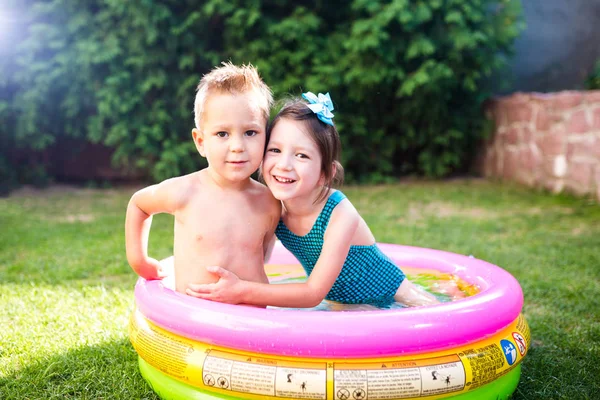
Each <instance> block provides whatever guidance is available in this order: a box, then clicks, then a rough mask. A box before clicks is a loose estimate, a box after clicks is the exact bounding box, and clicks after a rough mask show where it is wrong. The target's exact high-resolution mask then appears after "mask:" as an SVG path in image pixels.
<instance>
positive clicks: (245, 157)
mask: <svg viewBox="0 0 600 400" xmlns="http://www.w3.org/2000/svg"><path fill="white" fill-rule="evenodd" d="M265 125H266V121H265V119H264V116H263V113H262V112H261V110H260V107H258V105H257V104H256V101H255V98H254V97H253V96H252V94H251V93H241V94H236V95H232V94H229V93H215V94H212V95H210V96H209V97H208V99H207V100H206V104H205V107H204V113H203V115H202V131H199V130H197V129H194V130H193V131H192V135H193V137H194V142H195V143H196V147H197V148H198V151H199V152H200V154H201V155H202V156H204V157H206V159H207V161H208V170H209V173H210V174H211V175H212V177H213V178H214V179H215V180H216V181H222V182H224V183H227V182H240V181H243V180H245V179H248V178H249V177H250V175H252V174H253V173H254V172H255V171H256V170H257V169H258V167H259V166H260V163H261V162H262V157H263V154H264V149H265V140H266V132H265Z"/></svg>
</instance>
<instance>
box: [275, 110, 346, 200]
mask: <svg viewBox="0 0 600 400" xmlns="http://www.w3.org/2000/svg"><path fill="white" fill-rule="evenodd" d="M306 104H307V103H306V102H305V101H304V100H301V99H293V100H289V101H288V102H286V103H285V104H284V105H283V107H282V108H281V110H279V112H278V113H277V115H276V116H275V118H273V121H271V123H270V124H269V126H268V127H267V140H268V138H270V137H271V132H272V131H273V128H274V127H275V125H277V122H279V120H280V119H289V120H293V121H301V122H302V123H303V124H304V126H305V128H306V130H305V131H306V133H308V135H309V136H310V137H311V139H312V140H313V141H314V142H315V144H316V145H317V148H318V149H319V152H320V153H321V173H322V174H323V178H324V180H325V182H324V184H323V189H322V190H321V192H320V193H319V196H318V197H317V200H316V202H317V203H318V202H319V201H321V200H323V199H324V198H325V197H326V196H327V193H328V192H329V190H330V189H331V187H332V186H334V185H336V186H337V185H341V184H342V182H343V181H344V167H342V164H341V163H340V155H341V150H342V144H341V141H340V135H339V134H338V131H337V129H335V126H332V125H328V124H326V123H324V122H322V121H320V120H319V119H318V118H317V115H316V114H315V113H314V112H313V111H312V110H311V109H310V108H308V107H307V105H306Z"/></svg>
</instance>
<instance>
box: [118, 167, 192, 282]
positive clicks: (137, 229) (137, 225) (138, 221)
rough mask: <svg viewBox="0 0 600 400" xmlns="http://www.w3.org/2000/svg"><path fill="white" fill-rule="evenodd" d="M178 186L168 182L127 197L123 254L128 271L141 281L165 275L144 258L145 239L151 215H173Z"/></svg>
mask: <svg viewBox="0 0 600 400" xmlns="http://www.w3.org/2000/svg"><path fill="white" fill-rule="evenodd" d="M180 184H181V182H180V181H178V179H177V178H175V179H169V180H167V181H164V182H162V183H160V184H158V185H152V186H148V187H146V188H144V189H141V190H139V191H137V192H136V193H134V194H133V196H131V199H130V200H129V204H128V205H127V213H126V216H125V250H126V253H127V261H128V262H129V265H130V266H131V268H132V269H133V270H134V271H135V272H136V273H137V274H138V275H139V276H141V277H142V278H145V279H162V278H164V277H165V276H166V275H167V271H166V270H165V267H164V266H162V265H161V264H160V263H159V262H158V260H156V259H154V258H152V257H148V237H149V235H150V227H151V226H152V215H154V214H158V213H161V212H168V213H174V211H175V208H176V206H175V204H176V203H175V199H174V195H173V194H174V193H177V192H178V191H177V188H178V187H179V186H180Z"/></svg>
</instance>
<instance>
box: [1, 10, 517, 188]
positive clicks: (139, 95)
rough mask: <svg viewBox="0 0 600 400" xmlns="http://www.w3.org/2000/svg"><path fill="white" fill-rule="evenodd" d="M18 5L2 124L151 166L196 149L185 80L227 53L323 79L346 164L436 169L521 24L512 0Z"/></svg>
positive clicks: (455, 159)
mask: <svg viewBox="0 0 600 400" xmlns="http://www.w3.org/2000/svg"><path fill="white" fill-rule="evenodd" d="M27 3H31V4H27ZM15 4H16V3H15ZM19 4H21V3H19ZM27 6H29V7H28V8H25V7H27ZM22 7H23V9H27V10H29V11H27V14H26V15H27V21H26V25H27V26H28V30H27V34H26V35H22V37H19V39H18V40H15V41H16V42H17V43H16V44H17V46H15V47H16V49H17V50H16V52H15V53H14V54H12V56H11V57H7V58H6V59H7V60H10V61H7V62H5V63H3V64H0V76H2V75H6V76H8V79H7V80H4V81H2V80H1V78H0V92H4V93H5V94H6V95H5V96H0V124H2V125H1V126H2V130H3V133H2V135H6V134H7V132H10V133H11V138H10V141H11V145H13V146H23V147H26V148H30V149H38V150H42V149H44V148H46V147H47V146H49V145H51V144H52V143H53V142H54V141H55V140H56V138H57V137H58V136H60V135H68V136H72V137H80V138H85V139H86V140H90V141H92V142H101V143H104V144H107V145H110V146H114V147H115V148H116V152H115V155H114V157H115V160H114V161H115V163H116V164H117V165H120V166H124V167H129V168H131V167H135V168H141V169H143V170H145V171H147V173H148V174H149V176H151V177H152V178H154V179H163V178H166V177H169V176H173V175H178V174H182V173H186V172H189V171H192V170H195V169H198V168H199V167H201V166H202V165H203V164H202V163H203V161H202V159H201V158H200V156H198V154H197V153H196V151H195V149H194V147H193V145H192V142H191V140H190V130H191V129H192V127H193V116H192V106H193V98H194V91H195V86H196V84H197V82H198V80H199V79H200V77H201V75H202V74H203V73H205V72H207V71H208V70H209V69H210V68H212V67H213V66H215V65H218V63H219V62H220V61H222V60H227V59H231V60H232V61H233V62H234V63H243V62H251V63H253V64H255V65H257V66H258V67H259V70H260V71H261V74H262V75H263V77H264V78H265V80H266V81H267V83H269V84H270V85H271V86H272V88H273V89H274V92H275V94H276V95H277V96H282V95H286V94H289V93H292V94H299V93H300V92H301V91H306V90H311V91H313V92H325V91H329V92H330V93H331V95H332V98H333V100H334V102H335V103H336V108H337V112H336V123H337V125H338V128H339V130H340V132H341V135H342V140H343V145H344V151H343V155H344V164H345V167H346V170H347V173H348V176H349V178H350V179H354V180H359V181H362V180H371V181H380V180H384V179H386V177H389V176H392V175H397V174H408V173H418V174H425V175H429V176H444V175H447V174H449V173H451V172H452V171H455V170H457V169H460V168H463V167H464V166H465V165H467V164H468V162H469V160H470V157H471V156H472V153H473V149H474V146H475V145H476V143H477V141H478V139H479V138H480V137H481V136H482V132H483V124H484V118H483V113H482V111H481V109H480V107H481V104H482V102H483V100H484V99H485V98H486V97H488V95H489V94H490V92H489V90H487V89H486V87H485V83H484V82H485V79H486V78H487V77H489V76H490V75H491V74H492V72H493V71H494V70H497V69H498V68H501V67H502V66H503V60H505V58H506V55H507V54H510V51H511V46H512V43H513V40H514V39H515V37H516V36H517V35H518V33H519V31H520V30H521V28H522V22H521V21H520V19H519V16H520V2H519V1H518V0H429V1H423V0H392V1H388V0H386V1H383V0H354V1H352V2H322V1H316V0H313V1H306V2H301V3H297V2H294V1H281V0H278V1H274V0H230V1H226V0H208V1H206V2H204V3H203V4H201V5H198V4H197V2H194V1H191V0H186V1H159V0H147V1H144V2H123V1H120V0H90V1H85V2H84V1H81V0H79V1H78V0H54V1H52V2H47V1H41V0H28V1H27V2H24V3H23V5H22ZM9 89H10V90H9ZM7 93H8V94H7Z"/></svg>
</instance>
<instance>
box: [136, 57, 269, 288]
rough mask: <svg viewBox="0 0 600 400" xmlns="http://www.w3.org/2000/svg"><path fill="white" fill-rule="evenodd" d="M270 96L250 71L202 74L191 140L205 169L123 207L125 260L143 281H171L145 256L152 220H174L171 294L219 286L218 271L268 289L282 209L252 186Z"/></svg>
mask: <svg viewBox="0 0 600 400" xmlns="http://www.w3.org/2000/svg"><path fill="white" fill-rule="evenodd" d="M272 102H273V98H272V94H271V90H270V89H269V87H268V86H267V85H266V84H265V83H264V82H263V81H262V79H261V78H260V77H259V75H258V72H257V71H256V69H255V68H254V67H253V66H251V65H248V66H241V67H238V66H235V65H233V64H231V63H223V65H222V66H221V67H218V68H215V69H214V70H213V71H211V72H210V73H209V74H207V75H205V76H204V77H203V78H202V80H201V81H200V84H199V85H198V91H197V94H196V101H195V103H194V114H195V123H196V128H195V129H193V130H192V138H193V139H194V144H195V145H196V148H197V149H198V152H199V153H200V155H201V156H202V157H205V158H206V159H207V161H208V167H207V168H205V169H202V170H200V171H197V172H194V173H192V174H189V175H185V176H180V177H176V178H171V179H167V180H165V181H163V182H161V183H159V184H157V185H152V186H149V187H146V188H144V189H141V190H140V191H138V192H136V193H135V194H134V195H133V196H132V197H131V200H130V201H129V205H128V206H127V216H126V220H125V241H126V249H127V260H128V261H129V265H131V267H132V268H133V270H134V271H135V272H137V273H138V275H140V276H141V277H143V278H146V279H161V278H163V277H165V276H166V275H168V274H169V271H168V266H167V264H166V263H160V262H158V261H157V260H156V259H154V258H151V257H149V256H148V251H147V248H148V235H149V231H150V225H151V224H152V215H154V214H158V213H169V214H172V215H173V216H174V217H175V237H174V272H175V288H176V290H177V291H179V292H182V293H185V289H186V287H187V285H188V284H189V283H201V282H203V283H211V282H216V281H217V280H218V277H217V276H215V275H213V274H211V273H209V272H208V271H207V270H206V267H207V266H212V265H219V266H223V267H224V268H226V269H228V270H230V271H232V272H234V273H235V274H236V275H238V276H239V277H240V278H242V279H245V280H251V281H257V282H267V277H266V275H265V272H264V268H263V265H264V261H265V257H266V256H267V253H268V252H269V251H270V248H271V245H272V243H273V240H274V232H275V227H276V226H277V222H278V221H279V216H280V214H281V205H280V202H279V201H277V200H275V198H274V197H273V196H272V195H271V192H270V191H269V189H267V188H266V187H265V186H264V185H262V184H260V183H258V182H256V181H255V180H253V179H252V178H251V177H250V175H251V174H252V173H254V172H255V171H256V170H257V169H258V167H259V166H260V163H261V161H262V158H263V155H264V150H265V144H266V140H267V138H266V125H267V120H268V117H269V109H270V107H271V104H272Z"/></svg>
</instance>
